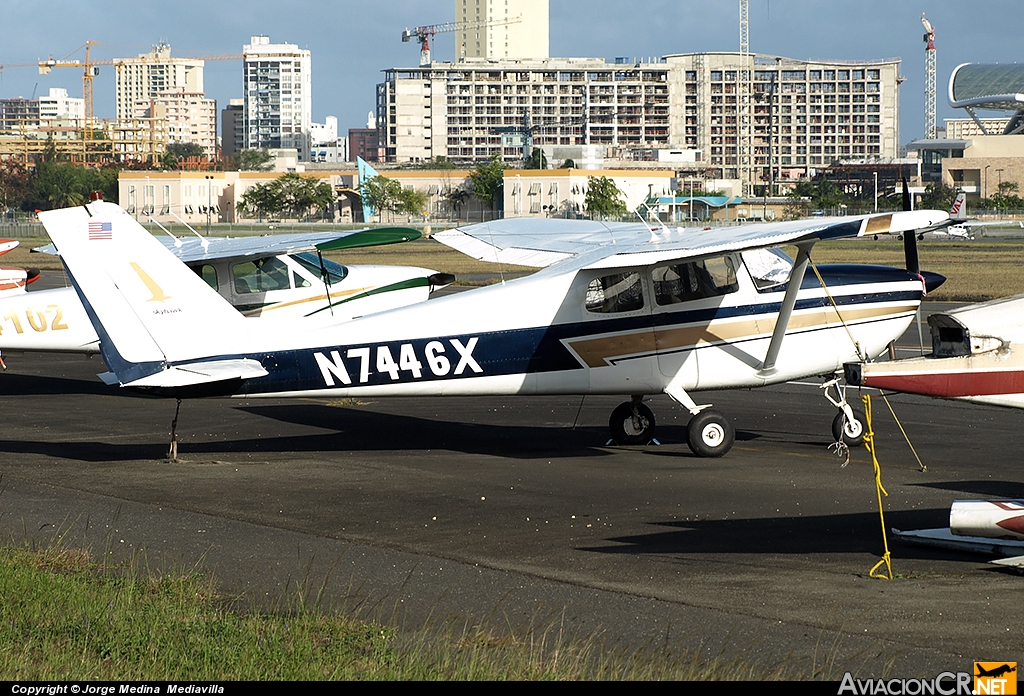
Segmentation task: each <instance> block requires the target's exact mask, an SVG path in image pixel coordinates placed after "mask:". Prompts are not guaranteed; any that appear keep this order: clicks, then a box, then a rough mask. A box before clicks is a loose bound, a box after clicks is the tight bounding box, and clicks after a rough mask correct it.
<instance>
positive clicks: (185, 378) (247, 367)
mask: <svg viewBox="0 0 1024 696" xmlns="http://www.w3.org/2000/svg"><path fill="white" fill-rule="evenodd" d="M267 374H269V373H268V372H267V371H266V370H265V369H264V368H263V366H262V365H260V364H259V363H258V362H256V361H255V360H248V359H244V358H243V359H241V360H210V361H207V362H196V363H188V364H186V365H174V366H173V367H168V368H167V369H165V370H162V371H160V372H157V373H155V374H152V375H149V376H147V377H143V378H142V379H137V380H135V381H133V382H126V383H124V384H122V385H121V386H124V387H163V388H174V387H190V386H193V385H196V384H210V383H212V382H224V381H227V380H230V379H253V378H256V377H266V376H267Z"/></svg>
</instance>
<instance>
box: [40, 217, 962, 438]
mask: <svg viewBox="0 0 1024 696" xmlns="http://www.w3.org/2000/svg"><path fill="white" fill-rule="evenodd" d="M39 217H40V220H41V221H42V222H43V224H44V225H45V226H46V229H47V231H48V232H49V234H50V237H51V239H52V240H53V241H54V243H55V245H56V247H57V249H58V250H59V251H60V254H61V261H62V262H63V263H64V266H65V268H66V269H67V272H68V276H69V277H70V279H71V282H72V284H73V286H74V288H75V290H76V292H77V293H78V294H79V296H80V298H81V299H82V302H83V305H84V307H85V310H86V312H87V313H88V315H89V318H90V320H91V321H92V323H93V326H94V327H95V329H96V332H97V334H98V336H99V348H100V352H101V354H102V355H103V360H104V362H105V363H106V364H107V367H108V368H109V372H108V373H105V374H104V375H101V377H102V378H103V379H104V381H105V382H107V383H108V384H120V385H121V386H124V387H132V388H139V389H143V390H147V391H150V392H152V393H155V394H157V395H163V396H170V397H176V398H179V399H180V398H185V397H195V396H210V395H221V396H227V395H231V396H238V397H258V396H299V397H339V396H349V397H352V396H355V397H361V396H392V395H394V396H398V395H403V396H433V397H437V396H449V395H501V394H622V395H626V396H629V397H630V399H629V400H628V401H626V402H625V403H623V404H622V405H620V406H619V407H618V408H616V409H615V410H614V411H613V412H612V415H611V418H610V422H609V426H610V429H611V431H612V436H613V438H614V439H615V440H616V441H617V442H619V443H622V444H643V443H646V442H649V441H650V440H651V439H652V438H653V436H654V425H655V423H654V414H653V413H652V412H651V410H650V408H648V407H647V406H646V405H645V404H643V403H642V402H643V398H644V396H645V395H648V394H657V393H662V392H663V393H665V394H668V395H669V396H670V397H671V398H673V399H674V400H675V401H677V402H678V403H680V404H682V405H683V406H684V407H685V408H686V409H687V411H689V412H690V414H691V419H690V422H689V425H688V427H687V428H688V429H687V432H688V437H687V439H688V444H689V445H690V448H691V449H692V450H693V451H694V452H695V453H696V454H697V455H698V456H706V457H716V456H721V455H723V454H725V453H726V452H727V451H728V450H729V449H730V448H731V447H732V444H733V439H734V431H733V427H732V424H731V422H730V420H729V419H728V418H727V417H726V416H725V415H724V414H722V413H720V412H718V411H715V410H709V405H708V404H704V405H698V404H697V403H696V402H695V401H694V399H693V397H692V396H691V393H692V392H696V391H702V390H708V389H729V388H750V387H758V386H762V385H766V384H775V383H779V382H785V381H788V380H792V379H796V378H803V377H807V376H811V375H823V374H824V375H828V374H831V373H833V372H834V371H836V370H838V369H839V368H840V367H841V365H842V364H843V363H844V362H848V361H850V360H851V359H854V358H856V357H857V356H875V355H877V354H879V353H880V352H881V351H883V350H885V348H886V346H887V345H888V344H889V342H890V341H892V340H894V339H895V338H896V337H898V336H899V335H900V334H902V332H903V331H904V330H905V329H906V328H907V326H909V324H910V323H911V321H912V319H913V317H914V315H915V311H916V310H917V307H918V305H919V304H920V301H921V297H922V296H923V294H924V292H925V288H926V286H930V287H936V286H937V285H938V284H939V283H940V282H941V281H942V280H943V278H942V276H939V275H937V274H930V273H924V274H919V273H917V272H916V268H915V269H914V270H913V271H908V270H904V269H897V268H884V267H878V266H851V265H841V266H822V267H820V268H818V269H817V270H818V273H820V277H821V279H822V281H823V283H824V287H823V286H822V283H820V282H819V280H818V278H817V277H816V275H814V276H810V277H805V271H806V270H807V268H808V266H809V265H811V264H810V253H811V249H812V248H813V246H814V245H815V244H816V243H817V242H818V241H819V240H827V239H837V238H843V237H858V236H864V235H870V234H895V233H901V232H908V231H909V232H911V234H910V235H908V236H909V237H910V238H913V237H914V235H913V234H912V232H913V230H917V229H924V228H930V227H932V226H933V225H936V224H941V223H942V222H943V221H944V220H946V219H947V217H948V216H947V214H946V213H945V212H939V211H909V212H897V213H886V214H880V215H865V216H852V217H841V218H831V219H828V218H826V219H814V220H800V221H789V222H776V223H767V224H756V225H748V226H743V227H733V228H725V229H722V228H719V229H711V230H703V229H683V228H675V229H667V228H665V227H661V228H660V229H659V228H650V227H648V226H647V225H646V224H606V223H602V222H597V221H576V220H555V219H544V220H534V219H525V218H524V219H511V220H499V221H495V222H492V223H484V224H479V225H471V226H469V227H465V228H461V229H456V230H449V231H446V232H443V233H439V234H437V235H435V238H436V239H438V240H439V241H442V242H444V243H445V244H448V245H449V246H452V247H454V248H456V249H459V250H461V251H463V252H464V253H467V254H469V255H471V256H474V257H476V258H481V259H487V260H490V261H495V262H497V263H517V264H523V265H531V266H534V267H538V268H541V270H539V271H538V272H536V273H534V274H533V275H530V276H526V277H524V278H519V279H516V280H512V281H509V282H507V283H503V284H500V285H492V286H488V287H483V288H477V289H473V290H469V291H466V292H462V293H458V294H454V295H449V296H446V297H441V298H435V299H433V300H431V301H429V302H423V303H419V304H416V305H412V306H406V307H401V308H397V309H393V310H390V311H386V312H381V313H377V314H372V315H368V316H364V317H361V318H358V319H353V320H351V321H349V322H346V323H344V324H340V325H333V326H323V327H320V328H314V329H312V330H309V331H283V330H282V331H264V330H259V329H258V328H257V327H258V323H254V322H248V321H245V320H244V319H243V318H242V317H241V316H239V314H238V313H237V312H236V311H235V310H234V309H233V308H232V307H231V305H230V304H229V303H228V302H226V301H225V300H224V298H223V297H221V296H220V295H218V294H217V293H216V291H214V290H213V288H211V287H210V286H209V285H208V284H207V283H205V282H203V280H202V279H201V278H200V277H199V276H198V275H196V274H195V273H194V272H192V271H191V270H189V269H188V268H187V267H186V266H184V265H183V264H182V263H181V262H180V261H179V260H178V259H176V258H175V257H174V256H173V255H172V254H171V253H170V252H169V251H168V250H167V249H166V248H165V247H164V246H163V245H162V244H160V243H159V242H157V241H156V240H155V239H154V238H153V237H152V236H151V235H150V234H149V233H147V232H146V231H145V230H142V229H141V228H139V226H138V225H137V224H132V223H133V221H132V220H131V218H130V216H128V215H127V213H125V212H124V211H123V210H122V209H120V208H119V207H117V206H115V205H112V204H109V203H103V202H96V203H91V204H89V205H86V206H78V207H75V208H67V209H63V210H52V211H48V212H44V213H40V214H39ZM96 223H103V224H108V223H109V225H110V228H111V235H110V236H109V237H105V238H102V239H101V238H92V239H91V238H90V236H89V228H90V225H95V224H96ZM782 245H795V246H796V247H797V249H798V254H797V258H796V261H795V262H794V261H793V260H791V259H790V258H789V257H788V256H786V255H785V254H782V253H781V252H780V251H778V250H777V247H779V246H782ZM915 264H916V259H915ZM134 265H137V266H138V267H139V268H141V269H143V270H144V271H145V273H146V274H147V275H148V276H149V278H150V279H151V280H152V282H153V283H154V284H155V285H157V286H158V287H159V288H160V289H161V294H162V296H163V297H166V298H167V299H166V300H164V301H163V302H150V299H151V298H152V296H153V292H152V290H151V288H150V287H149V283H146V282H145V281H143V280H142V279H141V277H140V275H139V273H138V272H137V271H136V270H135V268H134ZM839 406H840V408H841V409H842V412H841V413H840V414H839V415H838V416H837V418H836V420H837V422H838V423H839V429H838V430H839V436H841V437H847V436H850V437H859V436H860V435H861V434H862V431H861V428H862V424H861V423H860V422H859V420H857V419H855V418H854V415H853V412H852V409H851V408H850V406H849V404H846V403H845V400H844V401H842V403H841V404H839ZM850 421H853V422H852V423H851V422H850ZM844 423H845V425H844ZM835 430H836V428H835V423H834V424H833V431H834V432H835Z"/></svg>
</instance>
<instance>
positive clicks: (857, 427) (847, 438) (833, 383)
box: [821, 377, 866, 447]
mask: <svg viewBox="0 0 1024 696" xmlns="http://www.w3.org/2000/svg"><path fill="white" fill-rule="evenodd" d="M821 388H822V389H824V390H825V398H826V399H828V400H829V402H830V403H831V404H832V405H833V406H835V407H836V408H838V409H839V413H838V414H836V417H835V418H834V419H833V420H832V437H834V438H835V441H836V442H843V443H845V444H846V445H847V446H849V447H857V446H858V445H862V444H864V431H865V429H866V426H865V425H864V423H865V422H866V419H865V417H864V412H863V411H860V410H858V409H855V408H853V407H852V406H850V404H849V402H847V400H846V384H843V385H842V386H840V384H839V378H838V377H836V378H834V379H830V380H829V381H827V382H825V383H824V384H822V385H821ZM831 389H835V390H836V395H835V397H833V396H832V393H831V391H830V390H831Z"/></svg>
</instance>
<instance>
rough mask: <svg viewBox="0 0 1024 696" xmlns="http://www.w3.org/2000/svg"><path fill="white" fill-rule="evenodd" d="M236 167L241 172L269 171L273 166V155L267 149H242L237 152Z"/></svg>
mask: <svg viewBox="0 0 1024 696" xmlns="http://www.w3.org/2000/svg"><path fill="white" fill-rule="evenodd" d="M238 168H239V170H241V171H243V172H269V171H270V170H271V169H273V168H274V156H273V155H272V154H270V151H269V150H242V151H241V152H239V153H238Z"/></svg>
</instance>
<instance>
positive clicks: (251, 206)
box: [238, 181, 284, 220]
mask: <svg viewBox="0 0 1024 696" xmlns="http://www.w3.org/2000/svg"><path fill="white" fill-rule="evenodd" d="M274 184H275V182H273V181H268V182H267V183H265V184H256V185H255V186H251V187H249V188H248V189H247V190H246V191H245V193H243V194H242V198H241V200H240V201H239V203H238V209H239V210H241V211H243V212H246V213H251V214H254V215H255V216H256V219H257V220H262V219H263V218H264V217H275V216H276V215H278V214H279V213H280V212H281V210H283V209H284V197H283V196H282V195H281V188H280V186H275V185H274Z"/></svg>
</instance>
